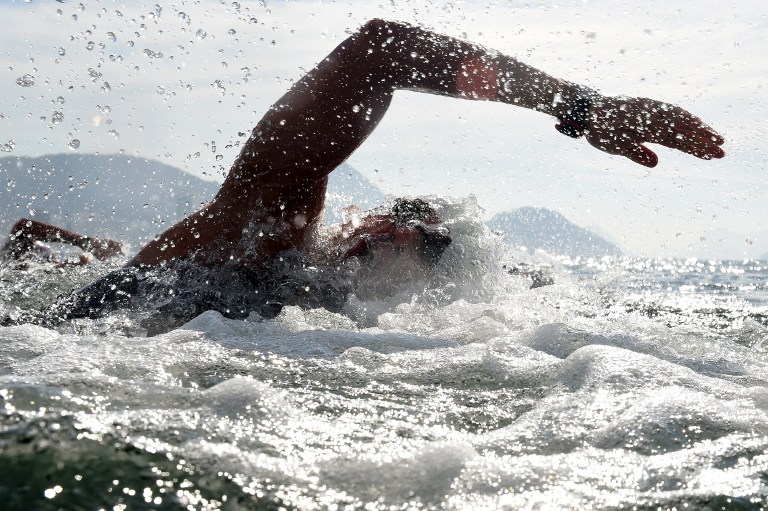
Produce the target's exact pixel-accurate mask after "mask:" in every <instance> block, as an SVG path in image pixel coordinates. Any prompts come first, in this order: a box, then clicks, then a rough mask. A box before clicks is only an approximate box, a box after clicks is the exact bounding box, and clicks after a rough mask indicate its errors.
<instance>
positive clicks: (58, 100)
mask: <svg viewBox="0 0 768 511" xmlns="http://www.w3.org/2000/svg"><path fill="white" fill-rule="evenodd" d="M56 103H58V104H60V105H63V104H64V97H63V96H59V97H57V98H56Z"/></svg>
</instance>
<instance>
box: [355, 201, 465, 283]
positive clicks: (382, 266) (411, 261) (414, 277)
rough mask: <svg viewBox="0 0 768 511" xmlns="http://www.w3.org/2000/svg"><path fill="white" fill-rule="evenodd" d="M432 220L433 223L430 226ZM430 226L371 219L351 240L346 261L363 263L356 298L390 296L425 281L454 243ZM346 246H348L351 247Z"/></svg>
mask: <svg viewBox="0 0 768 511" xmlns="http://www.w3.org/2000/svg"><path fill="white" fill-rule="evenodd" d="M429 220H432V221H431V222H429ZM428 222H429V223H427V222H419V221H412V222H406V223H398V222H396V221H395V220H394V218H393V217H392V216H391V215H370V216H368V217H365V218H364V219H362V221H361V224H360V226H359V227H358V228H357V229H355V231H354V233H353V234H352V235H351V236H350V237H349V239H348V241H349V242H350V244H351V248H349V249H348V250H347V251H346V253H345V258H348V257H357V258H359V260H360V261H361V262H362V268H361V270H360V272H359V274H358V286H357V288H356V292H357V295H358V296H360V297H361V298H373V297H378V296H388V295H392V294H395V293H397V292H398V291H399V290H401V289H403V288H404V287H405V286H407V285H408V284H411V283H413V282H414V281H418V280H420V279H422V278H423V277H424V276H425V275H426V274H427V272H428V271H429V270H430V269H431V268H432V267H433V266H434V265H435V264H437V262H438V261H439V260H440V256H442V254H443V252H444V251H445V249H446V247H448V245H449V244H450V243H451V238H450V237H449V236H448V231H447V229H445V228H444V227H438V226H437V225H436V223H437V218H436V217H435V218H432V219H428ZM350 244H347V246H350Z"/></svg>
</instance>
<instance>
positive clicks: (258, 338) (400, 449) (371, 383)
mask: <svg viewBox="0 0 768 511" xmlns="http://www.w3.org/2000/svg"><path fill="white" fill-rule="evenodd" d="M473 215H475V212H473V211H472V207H471V205H469V206H468V205H467V204H463V205H460V207H458V206H457V207H456V208H454V210H453V212H452V213H451V215H449V217H450V218H451V222H452V232H453V233H454V235H455V240H456V241H455V242H454V244H453V245H452V246H451V247H450V249H449V252H448V253H447V254H446V256H445V257H444V262H443V263H441V268H439V269H438V273H439V275H435V276H434V278H431V279H429V280H428V281H425V282H421V283H414V287H413V288H411V289H409V290H407V292H404V293H402V294H401V295H399V296H398V297H395V298H392V299H390V300H387V301H377V302H362V301H359V300H356V299H352V300H351V301H350V303H349V304H348V306H347V307H346V308H345V310H344V311H342V313H331V312H328V311H326V310H324V309H313V310H302V309H300V308H298V307H286V308H285V309H283V311H282V312H281V314H280V315H279V316H277V317H276V318H274V319H269V320H265V319H262V318H261V317H259V316H258V315H256V314H252V315H251V316H250V317H249V318H248V319H246V320H229V319H226V318H224V317H222V316H221V315H220V314H218V313H216V312H212V311H209V312H206V313H203V314H202V315H200V316H198V317H197V318H195V319H194V320H192V321H191V322H189V323H187V324H185V325H184V326H182V327H180V328H177V329H174V330H172V331H171V332H168V333H166V334H162V335H158V336H155V337H146V336H143V335H142V331H141V328H140V325H139V322H138V320H137V318H136V317H135V316H133V315H132V313H131V312H130V311H128V312H124V313H118V314H115V315H112V316H110V317H108V318H105V319H101V320H78V321H73V322H71V323H67V324H64V325H62V326H61V327H59V328H57V329H56V330H51V329H45V328H42V327H38V326H32V325H20V326H12V327H0V503H1V504H0V508H2V509H4V510H32V509H35V510H38V509H39V510H48V509H50V510H54V509H83V510H91V509H93V510H97V509H104V510H135V509H167V510H176V509H179V510H181V509H185V510H187V509H188V510H213V509H226V510H241V509H242V510H248V509H302V510H303V509H307V510H313V509H332V510H341V509H365V510H374V509H382V510H383V509H387V510H389V509H456V510H497V509H553V510H554V509H557V510H561V509H574V510H575V509H597V508H599V509H649V510H650V509H654V510H655V509H764V508H765V507H768V506H767V504H766V499H768V393H767V392H766V387H768V372H767V371H766V369H767V368H768V341H767V339H768V292H767V291H768V290H767V289H766V279H767V278H768V262H765V261H738V262H723V261H698V260H674V259H667V260H658V259H643V258H613V259H602V260H591V259H584V260H570V259H566V258H557V257H551V256H545V255H540V254H539V255H526V254H525V253H520V252H516V251H514V250H512V249H510V248H507V247H505V246H503V245H502V244H501V243H500V242H499V241H498V240H497V239H495V238H494V237H493V236H492V235H491V234H490V233H488V232H487V231H485V230H484V228H482V226H481V224H480V222H479V221H478V220H477V218H475V217H474V216H473ZM444 218H446V217H445V216H444ZM519 261H523V262H526V263H528V264H534V265H542V264H543V265H547V266H548V268H549V269H548V270H547V271H548V272H549V273H550V274H551V275H552V277H553V279H554V282H555V283H554V284H553V285H550V286H544V287H539V288H536V289H529V288H530V283H531V281H530V279H529V278H528V277H526V276H524V275H513V274H510V273H509V272H508V268H509V266H510V264H514V263H515V262H519ZM110 269H111V267H107V266H97V267H92V268H87V269H67V270H55V269H51V268H50V267H46V266H42V265H40V266H36V265H32V266H31V267H29V268H27V269H18V268H11V267H4V268H3V269H2V270H0V310H2V311H3V312H4V313H9V312H12V311H13V310H18V309H25V308H31V307H35V306H39V305H40V304H41V303H45V302H46V301H49V300H51V299H52V298H53V297H55V296H56V295H57V294H58V293H61V292H64V291H67V290H69V289H72V288H73V287H77V286H78V285H82V284H84V283H86V282H89V281H90V280H92V279H93V278H95V277H97V276H99V275H101V274H103V273H105V272H106V271H108V270H110Z"/></svg>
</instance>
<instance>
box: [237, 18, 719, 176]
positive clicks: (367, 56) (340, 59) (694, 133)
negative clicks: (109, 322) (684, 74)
mask: <svg viewBox="0 0 768 511" xmlns="http://www.w3.org/2000/svg"><path fill="white" fill-rule="evenodd" d="M398 89H408V90H416V91H420V92H427V93H433V94H440V95H446V96H452V97H457V98H464V99H474V100H489V101H499V102H503V103H508V104H513V105H517V106H521V107H524V108H529V109H532V110H537V111H540V112H543V113H545V114H549V115H552V116H553V117H556V118H558V119H561V124H562V120H563V119H566V120H567V119H571V120H573V119H575V120H576V121H577V122H576V124H577V128H579V130H578V131H579V132H580V133H583V134H584V135H586V138H587V140H588V141H589V142H590V144H592V145H593V146H594V147H596V148H598V149H600V150H602V151H605V152H608V153H611V154H619V155H622V156H626V157H627V158H630V159H631V160H632V161H635V162H637V163H639V164H642V165H646V166H650V167H652V166H654V165H656V163H657V161H658V160H657V158H656V155H655V154H654V153H653V152H652V151H650V150H649V149H648V148H646V147H645V146H644V145H643V143H646V142H650V143H657V144H661V145H664V146H667V147H671V148H673V149H677V150H680V151H683V152H686V153H689V154H692V155H694V156H697V157H699V158H704V159H710V158H720V157H722V156H724V152H723V150H722V149H721V148H720V145H722V144H723V138H722V137H721V136H720V135H718V134H717V133H716V132H715V131H714V130H713V129H712V128H710V127H709V126H707V125H706V124H705V123H703V122H702V121H701V120H700V119H698V118H697V117H695V116H693V115H692V114H691V113H689V112H687V111H686V110H684V109H682V108H679V107H676V106H673V105H669V104H666V103H662V102H659V101H655V100H651V99H644V98H626V97H608V96H603V95H600V94H598V93H596V92H595V91H591V90H588V89H585V88H584V87H581V86H579V85H576V84H573V83H570V82H567V81H564V80H561V79H558V78H555V77H552V76H550V75H548V74H546V73H544V72H542V71H540V70H538V69H535V68H533V67H531V66H528V65H526V64H523V63H522V62H519V61H518V60H516V59H514V58H512V57H509V56H506V55H502V54H500V53H498V52H495V51H492V50H488V49H486V48H483V47H482V46H479V45H477V44H473V43H470V42H466V41H462V40H459V39H455V38H452V37H449V36H445V35H440V34H435V33H433V32H430V31H427V30H424V29H421V28H418V27H413V26H410V25H407V24H403V23H398V22H390V21H383V20H372V21H369V22H368V23H366V24H365V25H364V26H363V27H362V28H361V29H360V30H359V31H358V32H357V33H355V34H353V35H352V36H351V37H349V38H348V39H346V40H345V41H344V42H342V43H341V44H340V45H339V46H338V47H337V48H336V49H335V50H333V52H331V54H330V55H328V56H327V57H326V58H325V59H324V60H323V61H322V62H321V63H320V64H318V65H317V67H315V68H314V69H313V70H312V71H310V72H309V73H308V74H307V75H306V76H304V77H303V78H302V79H301V80H299V81H298V82H297V83H296V84H295V85H294V86H293V87H292V88H291V90H289V91H288V93H286V94H285V95H284V96H283V97H282V98H281V99H280V100H278V101H277V102H276V103H275V105H273V107H272V108H271V109H270V111H269V112H268V113H267V114H266V115H265V117H264V118H263V119H262V121H261V122H260V123H259V124H258V125H257V127H256V128H255V130H254V137H252V138H251V140H249V141H248V143H246V145H245V147H244V149H243V152H242V153H241V155H240V157H239V158H238V160H237V161H236V162H235V165H234V167H233V172H232V174H233V176H232V177H234V178H238V177H247V174H248V170H251V169H254V166H255V165H258V169H259V170H258V172H257V173H258V174H259V175H260V176H265V177H266V175H267V174H269V177H270V178H271V179H273V180H275V181H273V182H279V183H288V182H290V181H292V180H295V179H302V178H317V177H321V176H323V175H326V174H328V173H329V172H331V171H332V170H333V169H334V168H335V167H336V166H337V165H338V164H340V163H341V162H342V161H343V160H344V159H346V158H347V157H348V156H349V155H350V154H351V153H352V152H353V151H354V150H355V149H356V148H357V147H358V146H359V145H360V144H361V143H362V142H363V141H364V140H365V138H366V137H367V136H368V135H369V134H370V133H371V132H372V131H373V129H374V128H375V127H376V125H377V124H378V123H379V121H380V120H381V118H382V117H383V116H384V113H385V112H386V110H387V108H388V106H389V103H390V101H391V98H392V94H393V93H394V91H396V90H398ZM565 122H566V123H567V122H569V121H565ZM571 124H573V123H572V122H571ZM276 141H277V143H276ZM276 146H282V147H280V150H278V151H275V150H274V149H275V147H276ZM286 153H288V159H289V160H290V161H291V162H295V166H296V167H301V172H300V173H299V174H294V173H292V172H290V170H289V168H286V165H285V161H284V160H285V158H286V156H285V154H286ZM278 155H281V156H282V158H277V156H278ZM265 157H266V158H265ZM278 168H279V169H280V171H281V172H277V173H272V172H270V171H271V170H277V169H278ZM286 170H288V172H286Z"/></svg>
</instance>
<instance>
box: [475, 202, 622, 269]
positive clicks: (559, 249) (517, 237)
mask: <svg viewBox="0 0 768 511" xmlns="http://www.w3.org/2000/svg"><path fill="white" fill-rule="evenodd" d="M488 226H489V227H490V228H491V229H493V230H494V231H498V232H500V233H501V234H502V236H503V237H504V241H506V242H507V243H510V244H512V245H515V246H524V247H526V248H527V249H528V250H544V251H546V252H549V253H551V254H561V255H567V256H570V257H577V256H582V257H601V256H604V255H620V254H621V250H620V249H619V248H618V247H617V246H616V245H614V244H612V243H610V242H608V241H606V240H604V239H603V238H601V237H600V236H598V235H596V234H594V233H592V232H590V231H588V230H586V229H584V228H582V227H579V226H577V225H575V224H573V223H572V222H570V221H569V220H568V219H567V218H565V217H564V216H563V215H561V214H560V213H557V212H555V211H551V210H549V209H545V208H534V207H523V208H520V209H516V210H514V211H509V212H504V213H498V214H496V215H494V216H493V218H491V219H490V220H489V221H488Z"/></svg>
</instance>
